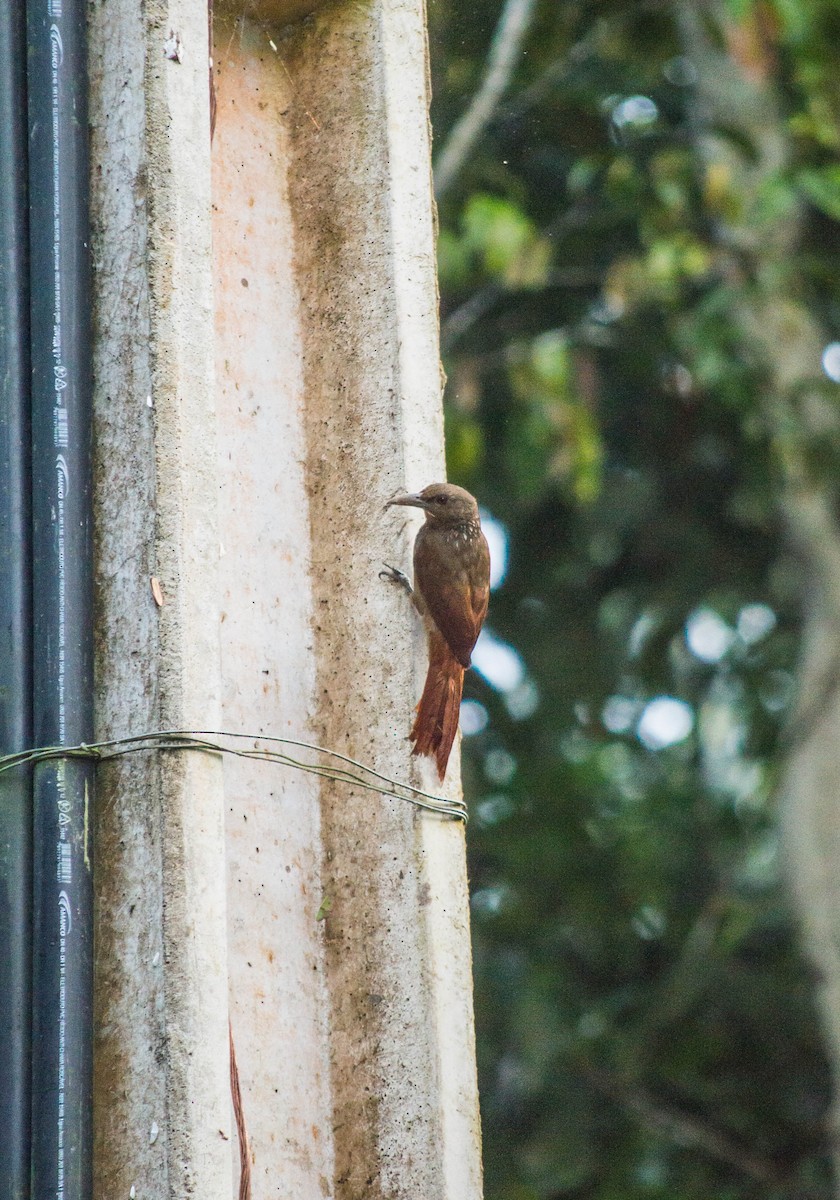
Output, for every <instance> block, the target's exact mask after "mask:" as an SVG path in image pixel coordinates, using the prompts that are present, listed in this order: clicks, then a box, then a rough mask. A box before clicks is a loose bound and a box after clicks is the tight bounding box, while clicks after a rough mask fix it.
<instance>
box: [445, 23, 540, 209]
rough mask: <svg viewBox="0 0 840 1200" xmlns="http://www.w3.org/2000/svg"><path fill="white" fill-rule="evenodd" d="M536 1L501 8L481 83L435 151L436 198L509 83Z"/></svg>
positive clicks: (454, 175) (453, 176)
mask: <svg viewBox="0 0 840 1200" xmlns="http://www.w3.org/2000/svg"><path fill="white" fill-rule="evenodd" d="M536 3H537V0H507V2H506V4H505V6H504V8H503V9H502V15H501V16H500V17H499V23H498V25H497V26H496V30H495V33H494V34H493V40H492V42H491V43H490V53H489V54H488V56H487V65H486V68H485V71H484V78H483V79H482V81H481V85H480V86H479V89H478V91H477V92H476V93H475V95H474V96H473V98H472V102H471V104H470V106H469V108H468V109H467V111H466V112H465V113H464V115H463V116H462V117H461V118H460V120H458V121H457V122H456V123H455V125H454V127H453V129H452V132H451V133H450V135H449V138H448V140H447V142H446V144H445V146H444V147H443V150H442V151H441V153H440V154H439V155H438V159H437V162H436V164H435V195H436V196H437V198H438V200H440V199H441V198H442V197H443V196H444V195H445V193H446V192H448V191H449V188H450V187H451V186H452V184H453V183H454V181H455V179H456V178H457V176H458V174H459V173H460V171H461V169H462V167H463V166H464V163H465V162H466V161H467V159H468V158H469V155H470V153H471V151H472V149H473V147H474V146H475V144H476V142H477V141H478V139H479V138H480V137H481V135H482V134H483V133H484V130H485V129H486V128H487V126H488V124H489V123H490V121H491V120H492V117H493V113H494V112H495V111H496V108H497V106H498V104H499V101H500V100H501V98H502V96H503V95H504V93H505V92H506V91H507V89H508V87H509V85H510V81H511V78H512V76H513V72H514V69H515V67H516V63H517V60H518V58H519V55H520V52H521V49H522V43H523V41H524V40H525V38H526V36H527V34H528V30H529V29H530V26H531V19H532V17H533V15H534V9H535V8H536Z"/></svg>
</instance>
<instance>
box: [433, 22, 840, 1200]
mask: <svg viewBox="0 0 840 1200" xmlns="http://www.w3.org/2000/svg"><path fill="white" fill-rule="evenodd" d="M429 18H430V37H431V48H432V72H433V92H434V102H433V112H432V116H433V126H434V136H435V150H436V180H437V190H438V204H439V219H440V239H439V263H440V287H441V312H442V344H443V356H444V365H445V368H446V371H447V374H448V383H447V389H446V429H447V455H448V468H449V474H450V478H451V479H452V480H454V481H456V482H458V483H461V484H463V485H465V486H466V487H468V488H470V490H472V491H473V492H474V493H475V494H476V495H477V496H478V498H479V501H480V503H481V505H482V508H483V510H484V513H485V524H486V527H487V529H488V534H489V536H490V537H491V541H492V545H493V549H494V559H495V576H494V591H493V595H492V600H491V607H490V615H489V620H488V632H487V635H486V636H485V637H484V638H483V640H482V642H481V643H480V645H479V647H478V649H477V652H476V656H475V662H476V666H477V670H475V671H473V672H471V673H470V674H469V676H468V685H467V693H466V697H467V698H466V700H465V704H464V712H463V728H464V731H465V735H466V736H465V739H464V775H465V788H466V793H467V797H468V800H469V803H470V808H471V812H472V821H471V824H470V826H469V835H468V836H469V854H470V875H471V888H472V909H473V922H474V941H475V988H476V1015H477V1022H478V1039H479V1069H480V1089H481V1098H482V1113H483V1128H484V1154H485V1163H486V1186H487V1197H488V1200H561V1198H563V1200H572V1198H577V1197H581V1198H582V1197H592V1198H593V1200H635V1198H639V1200H654V1198H662V1200H666V1198H667V1200H701V1198H702V1200H709V1198H720V1200H724V1198H725V1200H729V1198H731V1200H748V1198H749V1200H753V1198H755V1200H781V1198H783V1197H785V1198H790V1200H794V1198H796V1200H810V1198H813V1200H817V1198H825V1200H828V1198H829V1197H832V1196H833V1195H834V1194H835V1190H834V1189H835V1184H834V1179H833V1175H832V1168H831V1154H832V1151H833V1149H834V1148H835V1147H834V1137H833V1134H832V1132H831V1130H832V1122H831V1119H830V1112H831V1106H832V1085H831V1068H830V1059H829V1051H828V1049H827V1041H826V1039H825V1038H824V1037H823V1031H822V1026H821V1022H820V1020H819V1017H818V1013H817V1003H818V999H817V993H818V978H819V976H818V972H817V970H816V968H815V967H814V966H812V965H811V962H810V961H809V959H808V958H807V957H806V954H805V951H804V949H803V941H802V938H801V937H800V921H799V919H798V918H799V917H800V916H801V913H800V912H798V911H795V910H794V905H793V902H792V899H791V890H790V888H789V886H788V874H789V873H788V871H787V868H786V855H785V846H784V838H780V832H779V807H780V803H781V802H780V799H779V796H780V781H781V780H782V779H783V778H784V773H785V770H786V764H787V763H789V762H790V755H791V752H792V747H794V746H795V745H796V744H797V741H799V742H800V743H801V741H802V739H807V737H808V736H809V728H808V726H809V722H813V721H814V720H818V719H819V715H820V710H821V706H822V707H824V706H825V705H827V704H828V705H830V704H831V703H833V702H835V699H836V698H835V696H834V692H836V679H835V680H834V682H831V681H829V684H827V685H826V687H827V689H828V690H827V691H826V693H825V695H824V696H822V695H818V696H814V697H811V698H810V701H809V698H808V697H805V699H804V700H803V696H802V689H803V681H802V677H801V673H800V666H799V664H800V661H801V653H802V648H803V638H804V637H805V636H806V630H807V624H806V622H807V619H808V611H809V605H810V604H812V603H818V600H817V601H815V599H814V598H815V597H818V596H819V595H821V594H823V593H825V592H826V591H827V590H830V589H828V588H827V586H823V585H825V584H826V580H827V578H828V575H825V577H823V576H821V575H820V571H821V570H824V571H825V572H828V573H829V574H830V571H831V569H832V564H829V565H828V566H825V565H824V564H823V565H822V566H821V564H820V561H819V560H820V555H821V554H824V555H825V556H826V557H827V556H828V553H829V551H833V549H834V546H833V542H832V541H831V539H832V537H837V538H838V544H839V545H840V532H838V529H837V528H836V519H837V512H838V507H837V481H838V466H839V465H840V407H838V403H839V402H840V280H839V279H838V263H840V69H838V68H840V6H838V4H837V3H836V2H827V0H768V2H767V3H757V2H753V0H708V2H703V3H701V2H698V0H686V2H685V3H682V2H681V0H676V2H667V3H666V2H660V0H648V2H641V3H639V2H630V0H616V2H611V0H576V2H571V3H566V2H564V0H507V3H500V0H471V2H470V3H469V4H463V3H455V0H431V4H430V13H429ZM809 515H810V517H812V518H813V521H812V524H811V526H808V519H809ZM820 521H822V525H820V523H819V522H820ZM809 704H810V706H809ZM797 706H798V707H797ZM797 714H798V715H797ZM837 759H838V768H837V769H838V772H840V745H838V750H837ZM837 794H838V798H840V783H839V784H838V792H837ZM838 873H840V861H838Z"/></svg>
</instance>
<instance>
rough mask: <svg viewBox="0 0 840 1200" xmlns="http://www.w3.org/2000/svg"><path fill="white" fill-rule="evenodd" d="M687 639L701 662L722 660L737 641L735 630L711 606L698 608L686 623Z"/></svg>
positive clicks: (692, 651) (693, 652)
mask: <svg viewBox="0 0 840 1200" xmlns="http://www.w3.org/2000/svg"><path fill="white" fill-rule="evenodd" d="M685 640H686V643H687V644H688V648H689V650H690V651H691V653H692V654H693V655H694V657H695V658H699V659H700V661H701V662H706V663H716V662H720V660H721V659H722V658H723V656H724V654H726V652H727V650H728V649H729V648H730V646H731V645H732V643H733V642H734V641H735V630H734V629H732V627H731V626H730V625H728V624H727V623H726V621H724V619H723V617H721V616H720V615H719V614H718V613H716V612H715V611H714V609H711V608H698V609H695V611H694V612H693V613H692V614H691V616H690V617H689V618H688V620H687V621H686V623H685Z"/></svg>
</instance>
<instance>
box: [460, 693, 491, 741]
mask: <svg viewBox="0 0 840 1200" xmlns="http://www.w3.org/2000/svg"><path fill="white" fill-rule="evenodd" d="M488 720H489V717H488V715H487V709H486V708H485V707H484V705H483V704H479V702H478V700H463V701H462V702H461V732H462V733H463V735H464V737H472V736H473V735H474V734H476V733H481V731H482V730H483V729H486V728H487V722H488Z"/></svg>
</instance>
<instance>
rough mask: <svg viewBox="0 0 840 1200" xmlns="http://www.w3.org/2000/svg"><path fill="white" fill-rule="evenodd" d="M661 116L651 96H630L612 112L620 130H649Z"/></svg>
mask: <svg viewBox="0 0 840 1200" xmlns="http://www.w3.org/2000/svg"><path fill="white" fill-rule="evenodd" d="M658 116H659V109H658V108H657V107H656V104H655V103H654V102H653V100H651V98H650V96H628V97H627V99H626V100H620V101H619V102H618V104H616V106H615V108H614V109H613V110H612V119H613V122H614V123H615V124H616V125H617V126H618V127H619V129H626V128H628V127H629V128H630V129H647V128H648V127H649V126H651V125H653V124H654V123H655V122H656V120H657V118H658Z"/></svg>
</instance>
